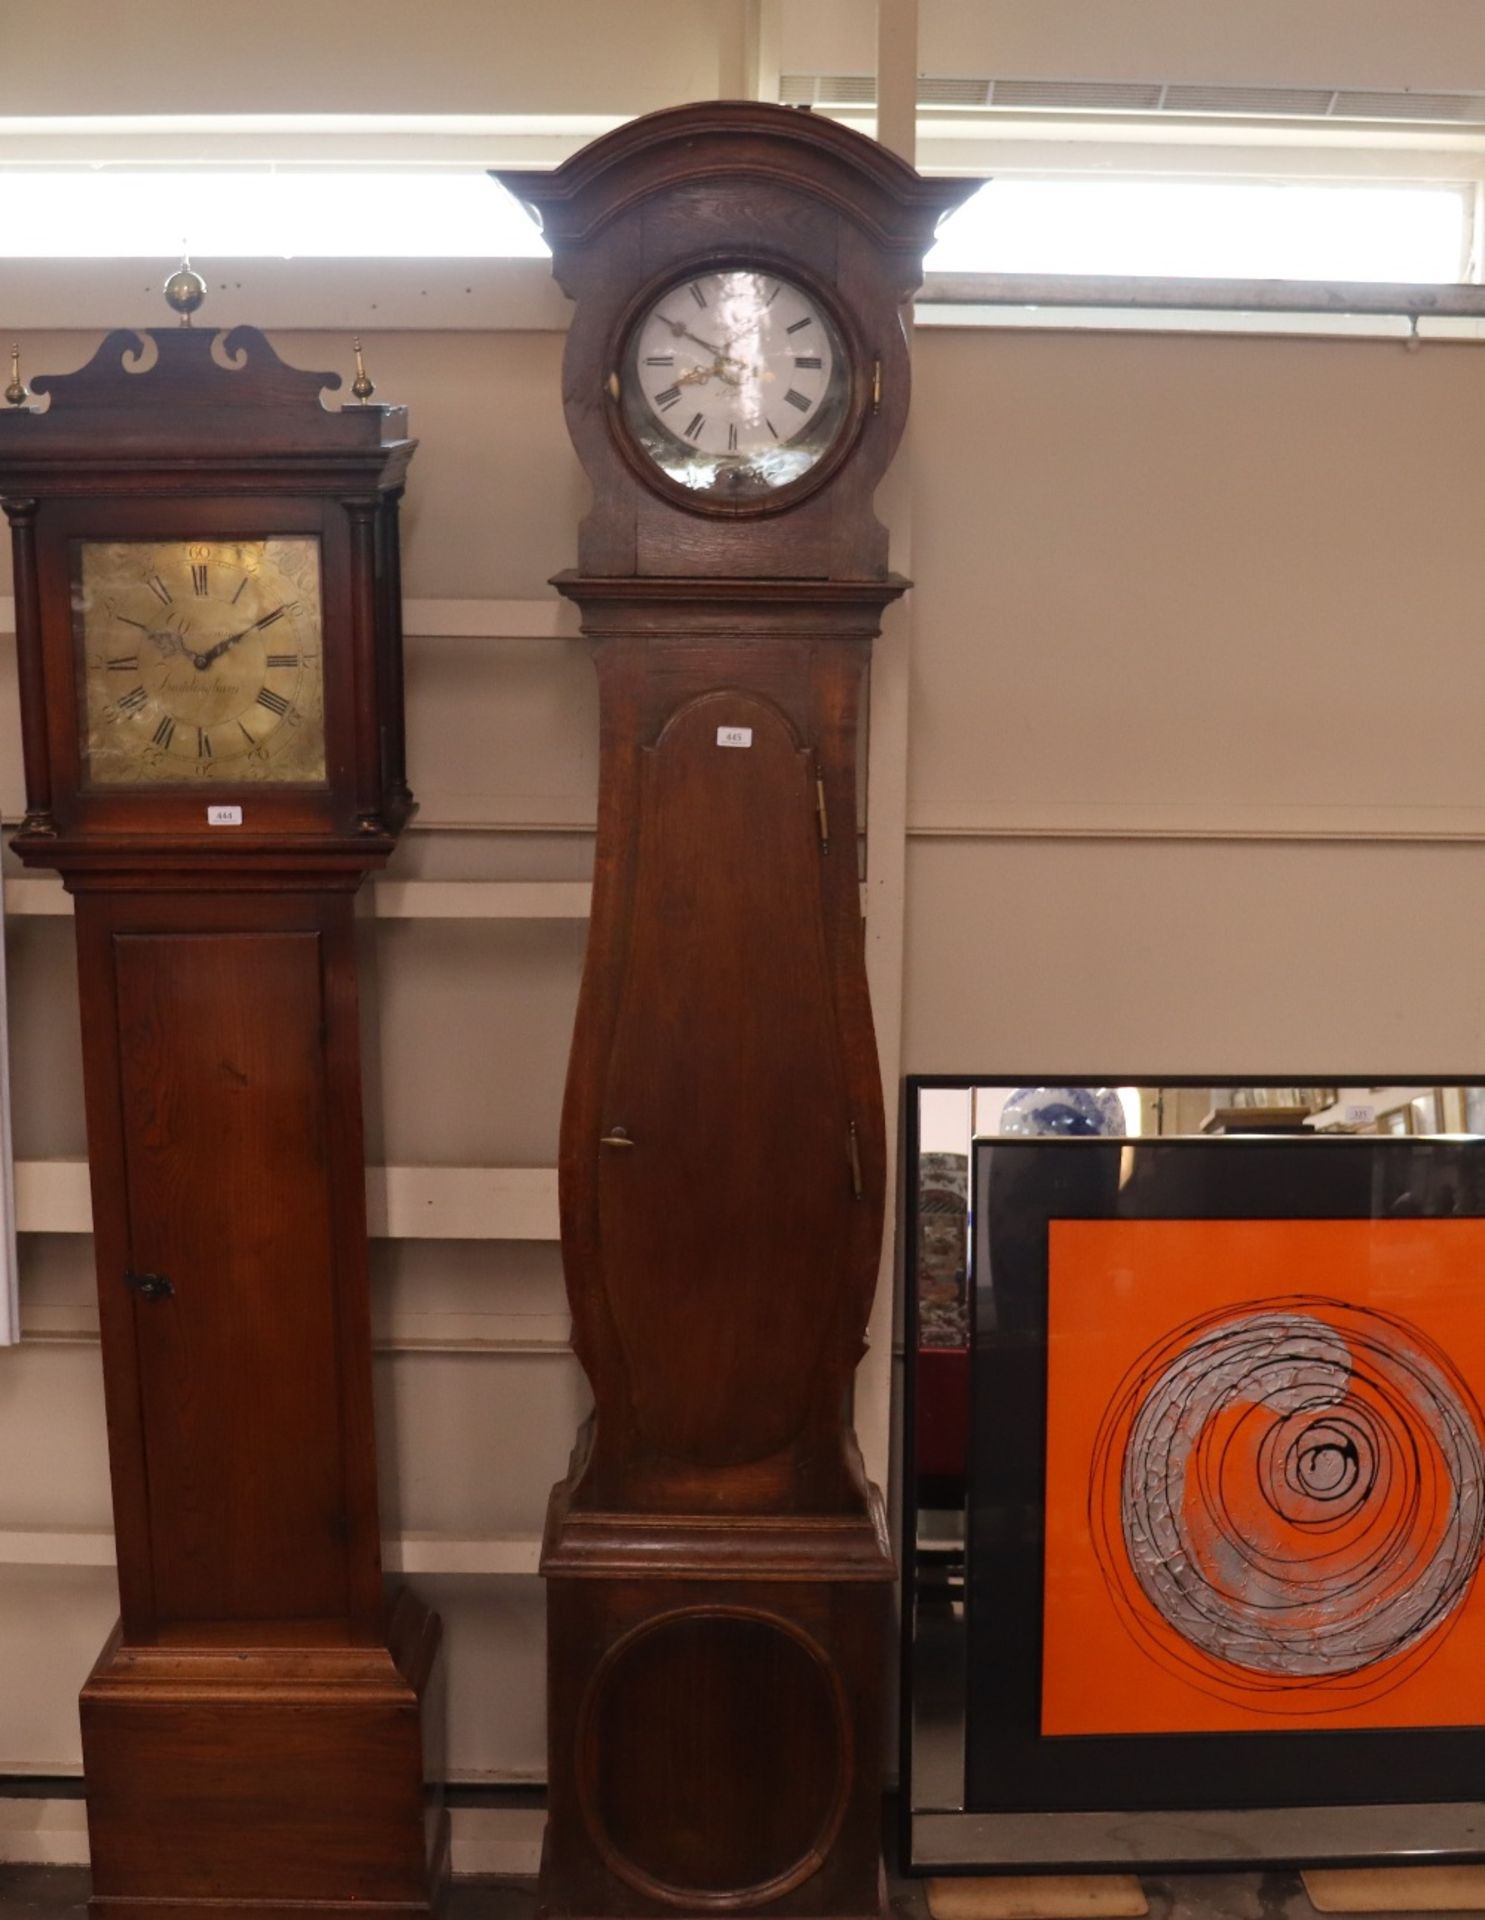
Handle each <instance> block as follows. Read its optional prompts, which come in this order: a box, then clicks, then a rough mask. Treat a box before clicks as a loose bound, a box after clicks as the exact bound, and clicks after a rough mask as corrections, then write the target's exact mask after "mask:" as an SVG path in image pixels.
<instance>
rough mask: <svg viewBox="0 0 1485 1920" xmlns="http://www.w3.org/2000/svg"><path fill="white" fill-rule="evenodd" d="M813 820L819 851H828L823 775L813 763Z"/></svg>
mask: <svg viewBox="0 0 1485 1920" xmlns="http://www.w3.org/2000/svg"><path fill="white" fill-rule="evenodd" d="M815 819H816V822H817V823H818V825H819V828H820V851H821V853H829V851H830V814H829V811H828V809H827V808H826V805H825V775H824V774H823V773H822V772H821V770H820V763H819V761H818V760H817V761H816V762H815Z"/></svg>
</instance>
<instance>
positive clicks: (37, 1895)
mask: <svg viewBox="0 0 1485 1920" xmlns="http://www.w3.org/2000/svg"><path fill="white" fill-rule="evenodd" d="M1144 1886H1145V1893H1146V1895H1147V1897H1148V1899H1149V1902H1150V1915H1151V1920H1315V1909H1314V1908H1313V1907H1312V1906H1311V1905H1310V1903H1309V1901H1308V1900H1307V1899H1306V1897H1305V1891H1304V1888H1303V1887H1302V1886H1301V1885H1300V1880H1299V1875H1298V1874H1294V1873H1262V1874H1259V1873H1212V1874H1180V1875H1172V1876H1171V1877H1169V1878H1166V1879H1149V1880H1146V1881H1145V1883H1144ZM923 1889H924V1882H923V1881H921V1880H894V1881H893V1882H892V1886H891V1899H892V1909H893V1916H894V1920H925V1916H926V1914H927V1907H926V1905H925V1903H924V1896H923ZM87 1898H88V1872H87V1868H86V1867H23V1866H4V1865H0V1920H86V1909H87ZM535 1908H536V1886H535V1882H534V1881H530V1880H456V1881H455V1882H454V1886H453V1892H452V1895H451V1897H450V1900H449V1905H448V1910H447V1920H532V1917H533V1915H534V1913H535Z"/></svg>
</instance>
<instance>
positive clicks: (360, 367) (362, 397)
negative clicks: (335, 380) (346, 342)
mask: <svg viewBox="0 0 1485 1920" xmlns="http://www.w3.org/2000/svg"><path fill="white" fill-rule="evenodd" d="M351 345H352V346H353V347H354V348H355V351H356V377H355V379H354V380H353V381H352V382H351V392H352V393H353V394H355V396H356V399H357V401H358V403H359V404H360V405H361V406H363V407H364V406H365V405H366V402H367V401H368V400H369V399H370V398H371V396H372V394H374V393H375V392H376V388H375V387H374V386H373V385H372V384H371V375H370V374H369V373H368V372H367V371H366V362H365V361H364V360H363V359H362V358H361V339H360V336H359V334H358V335H357V337H356V338H355V339H354V340H353V341H352V342H351Z"/></svg>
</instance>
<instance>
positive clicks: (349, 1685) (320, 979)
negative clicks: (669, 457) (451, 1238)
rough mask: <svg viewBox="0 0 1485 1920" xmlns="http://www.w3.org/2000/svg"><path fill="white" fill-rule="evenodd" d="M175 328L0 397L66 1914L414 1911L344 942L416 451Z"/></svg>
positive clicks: (400, 800)
mask: <svg viewBox="0 0 1485 1920" xmlns="http://www.w3.org/2000/svg"><path fill="white" fill-rule="evenodd" d="M191 278H194V277H193V276H192V277H190V278H183V277H182V276H177V277H176V278H175V279H174V280H173V281H172V282H171V283H170V287H171V289H173V291H174V293H175V296H176V298H177V299H178V300H179V302H180V306H181V308H182V309H189V308H190V307H192V306H194V305H196V304H199V298H200V284H199V282H197V283H196V284H195V286H194V288H193V286H192V285H191ZM188 321H189V313H187V324H182V325H180V326H177V327H168V328H161V329H157V330H151V331H150V332H148V333H147V334H144V335H137V334H134V333H129V332H118V333H113V334H110V335H109V336H108V338H107V339H106V340H105V341H104V342H103V344H102V346H101V347H100V348H99V349H98V352H97V354H96V355H95V357H94V358H93V360H92V361H91V362H90V363H89V364H88V365H87V366H85V367H84V368H82V369H81V371H79V372H77V373H72V374H66V375H55V376H52V377H49V378H44V379H38V380H37V381H36V382H35V383H34V384H35V389H36V391H37V392H39V393H44V394H46V395H48V396H49V398H50V405H49V407H48V408H47V409H46V410H42V409H41V408H40V407H38V406H33V405H31V404H29V403H27V404H20V405H16V404H14V403H15V402H16V401H17V400H21V401H22V402H24V401H25V396H24V394H23V393H21V392H20V390H19V389H18V388H16V389H15V390H13V391H12V393H11V394H10V396H9V397H10V399H11V401H12V407H11V409H10V410H8V411H7V410H4V409H0V502H3V505H4V508H5V511H6V514H7V516H8V517H9V520H10V524H11V528H12V532H13V541H14V554H15V595H16V624H17V637H18V641H19V653H20V676H21V706H22V727H23V740H24V749H25V765H26V785H27V794H28V808H29V810H28V812H27V815H26V818H25V821H24V823H23V825H22V826H21V829H20V831H19V832H18V833H17V835H16V836H15V839H14V842H13V845H14V846H15V849H16V851H17V852H18V853H19V855H20V856H21V858H22V859H23V860H24V861H25V862H26V863H27V865H29V866H37V867H52V868H55V869H57V870H58V871H59V872H60V873H61V875H62V876H63V879H64V880H65V882H66V885H67V887H68V890H69V891H70V892H71V894H72V895H73V898H74V901H75V904H76V922H77V951H78V966H79V974H80V981H81V994H82V1031H83V1052H84V1071H85V1082H86V1092H87V1118H88V1152H89V1159H90V1163H91V1170H92V1191H93V1234H94V1244H95V1249H96V1256H97V1271H98V1301H99V1317H100V1323H101V1329H102V1343H103V1373H104V1390H105V1395H106V1400H107V1412H108V1434H109V1456H110V1468H111V1473H112V1481H113V1502H114V1524H115V1532H116V1536H117V1542H118V1575H119V1601H120V1612H121V1618H120V1621H119V1625H118V1627H117V1629H116V1630H115V1632H114V1635H113V1637H112V1638H111V1639H110V1641H109V1642H108V1645H107V1646H106V1647H105V1648H104V1650H103V1652H102V1654H101V1656H100V1657H99V1660H98V1662H97V1665H96V1666H95V1667H94V1669H93V1672H92V1675H91V1677H90V1678H89V1680H88V1682H87V1684H86V1686H85V1687H84V1689H83V1694H82V1703H81V1705H82V1732H83V1756H84V1767H85V1772H86V1785H87V1797H88V1824H89V1833H90V1840H91V1850H92V1862H93V1887H94V1892H93V1908H94V1911H95V1913H97V1914H114V1913H118V1914H122V1915H128V1914H136V1915H139V1916H141V1920H142V1916H144V1915H146V1914H148V1915H150V1916H152V1917H153V1916H157V1915H158V1914H159V1913H160V1912H161V1911H162V1910H166V1909H168V1910H169V1911H171V1912H174V1913H180V1914H182V1915H186V1916H191V1915H205V1914H206V1913H208V1912H210V1913H213V1914H218V1913H224V1912H232V1911H234V1910H241V1911H244V1912H246V1911H248V1910H251V1912H252V1913H253V1915H254V1916H255V1920H272V1916H275V1915H288V1914H294V1913H300V1912H308V1911H313V1912H314V1913H316V1914H325V1913H339V1912H350V1911H352V1910H357V1911H359V1910H362V1909H364V1908H366V1907H368V1906H370V1907H373V1908H374V1909H375V1910H376V1911H377V1912H381V1913H400V1914H417V1913H423V1912H427V1911H428V1910H429V1909H430V1906H431V1896H432V1892H433V1890H434V1888H435V1887H436V1884H437V1881H438V1877H439V1874H440V1871H441V1866H442V1856H443V1852H444V1848H445V1841H444V1832H445V1824H444V1816H443V1814H442V1809H441V1807H440V1806H439V1805H438V1804H437V1803H436V1802H435V1801H434V1800H433V1799H432V1798H430V1794H429V1792H428V1790H427V1788H426V1787H425V1779H426V1778H427V1776H428V1774H429V1773H430V1772H431V1771H432V1770H433V1769H432V1768H430V1766H429V1762H430V1761H433V1762H434V1765H435V1766H436V1761H437V1755H436V1750H435V1749H434V1748H433V1747H432V1744H431V1743H432V1740H433V1739H434V1738H436V1727H429V1729H428V1731H427V1733H426V1734H425V1722H427V1721H429V1720H430V1718H431V1717H432V1716H433V1713H434V1710H435V1706H436V1688H435V1685H434V1676H435V1669H436V1668H437V1666H438V1660H437V1656H438V1643H439V1626H438V1621H437V1618H436V1616H434V1615H433V1614H431V1613H429V1612H428V1610H427V1609H426V1608H425V1607H424V1606H423V1605H422V1604H421V1603H420V1602H418V1601H417V1600H415V1599H414V1598H413V1596H412V1595H411V1594H408V1593H406V1592H404V1593H402V1594H400V1595H399V1596H398V1597H397V1598H396V1600H395V1602H393V1603H392V1604H391V1606H390V1607H389V1606H388V1605H387V1603H386V1601H385V1600H384V1597H383V1590H382V1578H381V1566H380V1544H379V1529H378V1524H377V1491H376V1465H375V1452H374V1447H373V1438H372V1404H371V1343H370V1324H369V1305H368V1297H367V1270H366V1269H367V1257H366V1213H365V1173H364V1165H363V1159H364V1156H363V1148H362V1130H361V1088H360V1064H359V1035H358V1024H357V1001H356V957H355V935H354V922H353V911H354V896H355V893H356V889H357V887H358V886H359V885H360V883H361V881H362V880H363V879H364V877H365V876H366V874H367V873H368V872H370V871H371V870H373V869H374V868H376V867H379V866H380V865H381V864H382V863H383V861H385V859H386V858H387V856H388V854H389V853H390V852H391V850H392V847H393V844H394V841H395V836H396V834H397V831H398V829H399V828H400V827H401V826H402V824H403V822H404V821H405V820H406V818H407V816H408V814H409V812H410V811H411V806H412V801H411V796H410V794H409V792H408V789H407V785H406V782H405V780H404V778H403V769H402V684H401V659H400V649H401V641H400V629H399V617H400V616H399V592H398V579H397V503H398V500H399V497H400V494H401V490H402V485H403V479H404V475H405V472H406V468H407V463H408V460H409V457H410V456H411V454H412V451H413V446H414V442H412V441H411V440H409V439H408V438H407V437H406V417H405V414H404V412H403V411H402V410H401V409H400V408H395V407H381V406H371V405H360V406H350V407H347V408H345V409H343V410H340V411H333V412H332V411H329V410H327V409H326V408H325V407H324V406H323V405H322V403H321V400H320V395H321V392H322V391H323V390H324V389H325V388H327V387H328V388H333V387H338V386H339V384H340V380H339V376H338V375H335V374H324V373H307V372H300V371H297V370H296V369H294V368H291V367H288V366H286V365H285V364H284V363H283V362H282V361H280V360H279V359H278V357H277V355H276V354H275V353H274V351H273V349H272V347H271V346H270V345H269V343H268V341H267V340H266V339H265V338H264V337H263V335H262V334H260V333H258V332H257V331H256V330H254V329H253V328H250V327H238V328H236V329H234V330H233V331H232V332H230V333H228V334H226V335H224V336H218V335H217V334H216V333H215V332H214V331H208V330H204V329H203V330H198V329H196V328H195V327H193V326H191V325H190V324H188ZM357 385H358V390H361V391H366V390H368V387H369V383H365V382H363V381H358V383H357ZM440 1670H441V1669H440Z"/></svg>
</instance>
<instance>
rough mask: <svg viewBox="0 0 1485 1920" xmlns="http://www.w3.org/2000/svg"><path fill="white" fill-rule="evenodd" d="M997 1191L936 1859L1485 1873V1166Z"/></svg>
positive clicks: (1215, 1158)
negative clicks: (1445, 1865) (948, 1799)
mask: <svg viewBox="0 0 1485 1920" xmlns="http://www.w3.org/2000/svg"><path fill="white" fill-rule="evenodd" d="M969 1184H970V1193H971V1207H972V1214H973V1224H972V1228H971V1231H970V1233H969V1236H968V1242H969V1253H970V1259H969V1280H968V1288H967V1293H968V1299H969V1303H970V1328H969V1349H970V1350H969V1356H968V1419H967V1430H968V1436H969V1437H968V1445H967V1449H966V1456H965V1468H966V1475H965V1493H964V1515H965V1521H964V1553H963V1565H962V1589H961V1592H962V1602H961V1608H962V1634H961V1636H960V1641H959V1644H960V1646H961V1648H962V1673H961V1675H960V1679H959V1684H960V1685H961V1686H962V1694H963V1703H964V1704H963V1715H962V1723H961V1725H960V1727H959V1729H958V1735H957V1737H958V1738H959V1739H961V1740H962V1747H961V1748H959V1749H958V1750H956V1752H955V1754H954V1757H953V1764H954V1766H955V1767H957V1768H958V1769H959V1774H960V1786H961V1791H960V1793H959V1795H958V1798H957V1800H956V1801H954V1802H953V1804H952V1805H950V1806H949V1807H947V1808H945V1810H944V1812H942V1813H936V1812H935V1811H934V1808H933V1806H932V1804H931V1802H932V1799H933V1796H932V1794H931V1793H929V1794H927V1795H925V1794H924V1792H923V1790H922V1782H921V1780H920V1781H915V1782H914V1783H913V1786H912V1798H913V1800H914V1802H915V1811H914V1812H913V1814H912V1815H911V1817H910V1819H909V1822H908V1833H909V1842H908V1853H909V1864H910V1865H917V1866H920V1867H924V1868H931V1869H932V1870H933V1871H944V1870H952V1868H953V1867H954V1866H955V1865H960V1866H961V1867H963V1868H964V1869H965V1870H969V1868H970V1866H971V1864H972V1862H974V1861H976V1860H977V1861H978V1862H979V1863H980V1865H981V1869H982V1870H983V1867H984V1866H986V1865H1003V1866H1008V1867H1019V1866H1035V1865H1062V1866H1066V1865H1069V1864H1073V1865H1082V1866H1085V1867H1089V1868H1092V1867H1097V1866H1105V1867H1113V1866H1119V1867H1127V1866H1129V1865H1131V1864H1139V1865H1146V1866H1163V1867H1168V1868H1171V1867H1179V1866H1182V1865H1196V1864H1214V1863H1216V1862H1224V1863H1236V1862H1238V1861H1242V1862H1245V1863H1247V1864H1249V1865H1256V1864H1260V1863H1262V1864H1272V1865H1280V1864H1304V1863H1308V1864H1318V1863H1319V1862H1321V1861H1326V1862H1329V1863H1340V1862H1342V1861H1345V1862H1356V1863H1360V1862H1367V1861H1375V1860H1383V1859H1392V1860H1395V1859H1397V1858H1399V1857H1400V1856H1403V1855H1406V1856H1407V1857H1409V1858H1412V1859H1417V1858H1419V1857H1428V1858H1449V1859H1467V1858H1485V1809H1482V1807H1481V1804H1480V1784H1479V1783H1480V1781H1481V1779H1482V1777H1485V1580H1482V1579H1481V1578H1480V1577H1479V1576H1480V1564H1481V1560H1482V1557H1485V1142H1481V1141H1470V1140H1463V1139H1446V1138H1433V1139H1425V1138H1417V1137H1402V1138H1381V1137H1378V1136H1375V1135H1368V1136H1355V1137H1348V1138H1334V1137H1333V1138H1328V1139H1327V1138H1324V1137H1319V1138H1316V1137H1313V1136H1308V1137H1285V1138H1275V1137H1257V1136H1254V1137H1244V1138H1226V1139H1223V1138H1216V1139H1213V1138H1207V1139H1202V1138H1178V1137H1172V1138H1164V1139H1156V1140H1105V1139H1096V1138H1087V1139H1077V1138H1061V1139H1057V1138H1053V1139H1034V1140H1019V1139H1004V1138H998V1139H993V1140H984V1139H981V1140H976V1141H975V1142H974V1145H973V1152H972V1164H971V1168H970V1182H969ZM931 1533H932V1524H931V1517H930V1520H929V1523H928V1525H927V1526H926V1527H925V1523H924V1520H923V1518H922V1517H921V1516H920V1517H919V1518H918V1521H917V1524H916V1526H915V1529H914V1534H915V1538H914V1556H913V1557H914V1562H915V1565H921V1562H922V1558H923V1542H924V1540H925V1539H927V1538H929V1537H931ZM911 1591H913V1592H914V1593H915V1594H921V1593H922V1592H923V1591H925V1590H924V1589H923V1587H922V1585H921V1582H919V1583H918V1584H917V1585H916V1586H915V1587H914V1588H913V1589H911ZM917 1610H918V1612H919V1614H920V1615H921V1616H923V1618H927V1617H928V1616H929V1615H930V1614H931V1613H932V1608H931V1607H925V1606H919V1608H918V1609H917ZM921 1628H922V1619H920V1621H919V1631H920V1638H921ZM911 1710H912V1713H913V1715H914V1717H915V1720H916V1723H917V1728H918V1732H919V1733H920V1734H921V1730H922V1727H923V1725H924V1723H925V1716H926V1714H928V1713H931V1706H930V1708H928V1709H925V1707H924V1705H923V1702H922V1701H921V1700H915V1701H913V1702H912V1707H911ZM922 1745H923V1742H922V1741H921V1739H920V1740H919V1746H920V1748H921V1747H922ZM940 1798H942V1795H941V1796H940ZM946 1820H947V1825H946V1824H945V1821H946Z"/></svg>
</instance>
